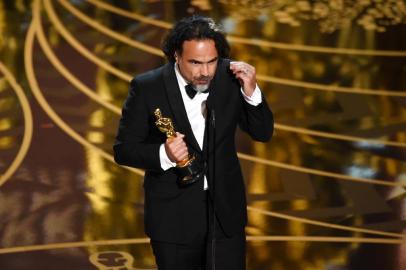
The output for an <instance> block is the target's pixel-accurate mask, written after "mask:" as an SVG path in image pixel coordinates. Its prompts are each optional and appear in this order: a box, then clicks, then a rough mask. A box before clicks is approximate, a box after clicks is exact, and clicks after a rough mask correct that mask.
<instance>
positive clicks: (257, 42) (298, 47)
mask: <svg viewBox="0 0 406 270" xmlns="http://www.w3.org/2000/svg"><path fill="white" fill-rule="evenodd" d="M86 1H87V2H88V3H90V4H92V5H94V6H96V7H98V8H101V9H104V10H107V11H110V12H112V13H115V14H117V15H120V16H123V17H127V18H129V19H133V20H136V21H140V22H143V23H146V24H150V25H154V26H157V27H161V28H165V29H170V28H172V24H171V23H168V22H165V21H162V20H157V19H152V18H149V17H147V16H143V15H141V14H138V13H134V12H129V11H126V10H124V9H121V8H118V7H116V6H113V5H111V4H108V3H105V2H101V1H99V0H86ZM227 39H228V40H229V41H230V42H234V43H241V44H247V45H253V46H259V47H268V48H275V49H282V50H292V51H304V52H315V53H330V54H349V55H365V56H387V57H406V51H388V50H362V49H350V48H333V47H323V46H311V45H303V44H291V43H285V42H274V41H269V40H262V39H248V38H244V37H237V36H228V37H227Z"/></svg>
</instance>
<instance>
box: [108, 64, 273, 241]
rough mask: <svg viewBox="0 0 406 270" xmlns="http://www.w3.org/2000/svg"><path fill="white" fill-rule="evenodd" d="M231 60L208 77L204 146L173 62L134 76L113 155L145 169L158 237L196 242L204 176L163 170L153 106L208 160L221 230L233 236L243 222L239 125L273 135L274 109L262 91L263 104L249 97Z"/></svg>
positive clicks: (153, 233) (152, 232) (148, 210)
mask: <svg viewBox="0 0 406 270" xmlns="http://www.w3.org/2000/svg"><path fill="white" fill-rule="evenodd" d="M229 64H230V63H229V60H226V59H219V62H218V66H217V70H216V74H215V76H214V78H213V80H212V81H211V85H210V92H209V96H208V98H207V108H208V113H209V115H210V114H211V116H209V117H207V119H210V121H209V120H208V121H207V122H206V132H205V140H204V147H203V149H200V147H199V145H198V143H197V141H196V139H195V137H194V135H193V131H192V129H191V125H190V123H189V121H188V118H187V114H186V110H185V107H184V104H183V100H182V96H181V93H180V90H179V86H178V82H177V80H176V75H175V70H174V64H173V63H169V64H166V65H164V66H162V67H160V68H158V69H155V70H152V71H149V72H147V73H144V74H142V75H139V76H137V77H136V78H134V79H133V80H132V81H131V85H130V90H129V96H128V98H127V100H126V101H125V103H124V106H123V110H122V117H121V119H120V123H119V128H118V134H117V137H116V142H115V145H114V154H115V160H116V162H117V163H119V164H122V165H126V166H130V167H137V168H142V169H145V177H144V189H145V213H144V214H145V231H146V234H147V235H148V236H149V237H151V238H152V239H154V240H159V241H166V242H175V243H184V242H188V241H191V240H192V237H193V233H194V232H193V230H194V228H195V227H197V224H196V222H202V221H201V217H202V216H203V215H204V213H202V211H203V210H202V208H201V207H196V205H197V204H199V203H201V199H202V197H201V196H202V195H201V194H203V192H202V190H203V179H201V180H200V181H198V182H196V183H195V184H193V185H191V186H188V187H179V186H178V184H177V174H176V170H175V168H171V169H168V170H166V171H163V170H162V169H161V165H160V159H159V147H160V145H161V144H162V143H164V142H165V140H166V136H165V134H163V133H162V132H160V131H159V130H158V128H157V127H156V126H155V121H156V119H155V116H154V111H155V109H156V108H160V109H161V111H162V115H163V116H164V117H169V118H171V119H172V120H173V122H174V126H175V130H176V131H178V132H180V133H183V134H185V141H186V144H187V146H188V149H189V153H192V154H194V155H195V156H196V158H197V159H198V160H199V161H200V162H202V163H206V164H207V167H208V173H207V177H208V183H209V191H210V195H211V197H212V199H214V200H215V207H216V215H217V217H218V219H219V221H220V224H221V226H222V228H223V230H224V232H225V233H226V234H227V235H230V236H231V235H233V234H234V233H236V232H237V231H241V230H242V229H243V228H244V226H245V225H246V222H247V213H246V197H245V187H244V182H243V177H242V173H241V168H240V164H239V160H238V158H237V153H236V149H235V139H234V138H235V132H236V128H237V126H239V127H240V128H241V129H242V130H244V131H246V132H247V133H248V134H249V135H250V136H251V137H252V138H253V139H254V140H257V141H264V142H265V141H268V140H269V139H270V138H271V136H272V133H273V116H272V113H271V111H270V110H269V108H268V105H267V103H266V100H265V99H264V97H263V98H262V103H261V104H259V105H258V106H252V105H250V104H248V103H247V102H246V101H245V100H244V97H243V96H242V94H241V91H240V87H241V86H240V84H239V82H238V80H236V79H235V77H234V76H233V75H232V73H231V72H230V70H229ZM213 114H214V115H213ZM213 191H214V192H213ZM213 193H214V195H213Z"/></svg>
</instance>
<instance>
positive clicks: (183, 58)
mask: <svg viewBox="0 0 406 270" xmlns="http://www.w3.org/2000/svg"><path fill="white" fill-rule="evenodd" d="M182 48H183V51H182V54H181V55H179V54H178V53H176V54H175V59H176V62H177V64H178V67H179V71H180V73H181V74H182V76H183V78H184V79H185V80H186V81H187V82H188V83H191V84H192V85H193V87H194V88H195V89H196V90H197V91H204V90H206V89H207V88H208V87H209V84H210V81H211V80H212V79H213V77H214V73H215V72H216V68H217V60H218V53H217V49H216V46H215V43H214V41H213V40H211V39H203V40H187V41H184V42H183V47H182Z"/></svg>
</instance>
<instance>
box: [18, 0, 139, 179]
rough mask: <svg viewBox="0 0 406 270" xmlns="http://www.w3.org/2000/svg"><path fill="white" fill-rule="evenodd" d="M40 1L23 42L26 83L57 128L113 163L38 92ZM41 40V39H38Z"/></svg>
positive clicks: (37, 3) (109, 157)
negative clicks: (35, 59) (36, 63)
mask: <svg viewBox="0 0 406 270" xmlns="http://www.w3.org/2000/svg"><path fill="white" fill-rule="evenodd" d="M39 20H40V1H39V0H35V2H34V4H33V20H32V22H31V25H30V27H29V29H28V32H27V36H26V41H25V47H24V65H25V70H26V74H27V79H28V83H29V85H30V87H31V90H32V92H33V94H34V96H35V98H36V100H37V101H38V103H39V104H40V106H41V107H42V109H43V110H44V111H45V113H46V114H47V115H48V116H49V117H50V118H51V119H52V120H53V121H54V122H55V124H56V125H57V126H59V127H60V128H61V129H62V130H63V131H64V132H65V133H66V134H67V135H69V136H70V137H71V138H73V139H74V140H75V141H76V142H78V143H79V144H81V145H83V146H84V147H87V148H89V149H92V150H94V151H95V152H97V153H98V154H100V155H101V156H102V157H103V158H105V159H107V160H109V161H111V162H114V158H113V156H112V155H110V154H108V153H106V152H105V151H103V150H101V149H99V148H97V147H96V146H94V145H93V144H91V143H90V142H88V141H87V140H85V139H84V138H83V137H82V136H80V135H79V134H78V133H77V132H75V131H74V130H73V129H72V128H70V127H69V126H68V125H67V124H66V123H65V122H64V121H63V120H62V119H61V118H60V117H59V116H58V115H57V114H56V112H55V111H54V110H53V109H52V108H51V106H50V105H49V104H48V102H47V101H46V99H45V98H44V96H43V95H42V92H41V90H40V87H39V85H38V81H37V79H36V77H35V72H34V65H33V45H34V36H35V34H36V33H40V32H41V31H40V30H39V28H40V21H39ZM38 38H39V39H41V37H40V36H39V37H38ZM122 167H123V168H126V169H128V170H130V171H132V172H134V173H136V174H138V175H141V176H142V175H144V172H143V171H142V170H139V169H135V168H130V167H126V166H122Z"/></svg>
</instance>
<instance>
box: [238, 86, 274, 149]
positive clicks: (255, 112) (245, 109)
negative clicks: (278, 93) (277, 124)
mask: <svg viewBox="0 0 406 270" xmlns="http://www.w3.org/2000/svg"><path fill="white" fill-rule="evenodd" d="M240 95H241V102H242V104H243V105H242V112H241V117H240V121H239V126H240V128H241V129H242V130H243V131H245V132H247V133H248V134H249V135H250V136H251V137H252V138H253V139H254V140H256V141H260V142H267V141H269V140H270V139H271V137H272V135H273V130H274V120H273V114H272V111H271V110H270V109H269V107H268V104H267V102H266V100H265V97H264V95H263V94H262V102H261V103H260V104H258V105H257V106H253V105H251V104H249V103H248V102H246V101H245V100H244V98H243V96H242V94H240Z"/></svg>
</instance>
